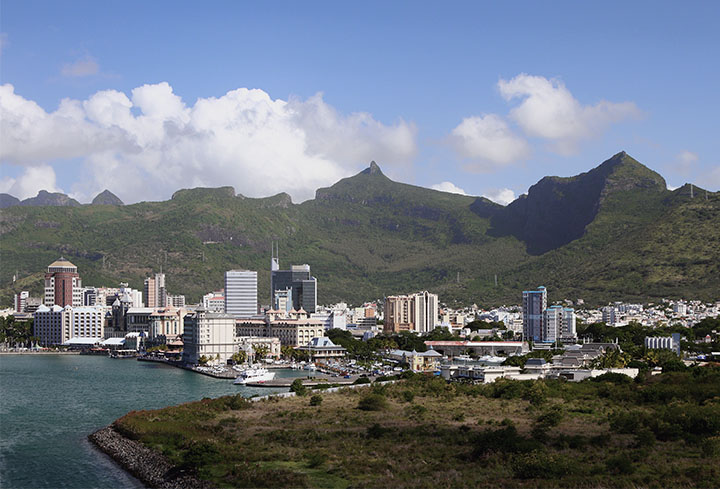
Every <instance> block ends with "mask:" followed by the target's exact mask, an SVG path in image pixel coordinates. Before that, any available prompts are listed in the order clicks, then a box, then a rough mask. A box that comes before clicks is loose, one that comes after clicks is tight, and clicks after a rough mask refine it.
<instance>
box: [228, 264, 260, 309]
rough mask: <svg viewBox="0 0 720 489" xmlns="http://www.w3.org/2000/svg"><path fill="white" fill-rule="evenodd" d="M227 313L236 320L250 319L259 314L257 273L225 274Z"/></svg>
mask: <svg viewBox="0 0 720 489" xmlns="http://www.w3.org/2000/svg"><path fill="white" fill-rule="evenodd" d="M225 313H226V314H231V315H233V316H235V317H236V318H249V317H252V316H255V315H256V314H257V313H258V299H257V272H253V271H250V270H228V271H227V272H225Z"/></svg>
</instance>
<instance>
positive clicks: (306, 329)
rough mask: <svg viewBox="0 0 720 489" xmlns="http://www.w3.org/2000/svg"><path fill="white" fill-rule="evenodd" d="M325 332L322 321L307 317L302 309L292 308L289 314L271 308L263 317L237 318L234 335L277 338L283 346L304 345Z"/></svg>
mask: <svg viewBox="0 0 720 489" xmlns="http://www.w3.org/2000/svg"><path fill="white" fill-rule="evenodd" d="M324 333H325V328H324V322H323V321H321V320H319V319H313V318H308V314H307V313H306V312H305V311H304V310H303V309H300V311H295V310H292V311H290V313H289V314H285V313H283V312H282V311H278V310H275V309H271V310H270V311H268V312H267V314H266V315H265V316H263V317H254V318H250V319H238V320H237V322H236V328H235V335H236V336H261V337H274V338H279V339H280V342H281V343H282V345H283V346H286V345H287V346H292V347H296V346H304V345H307V344H308V343H309V342H310V340H312V339H313V338H319V337H322V336H323V334H324Z"/></svg>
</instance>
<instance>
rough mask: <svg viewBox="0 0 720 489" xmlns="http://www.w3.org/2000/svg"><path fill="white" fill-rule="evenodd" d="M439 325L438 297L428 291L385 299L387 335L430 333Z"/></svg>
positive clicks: (385, 328)
mask: <svg viewBox="0 0 720 489" xmlns="http://www.w3.org/2000/svg"><path fill="white" fill-rule="evenodd" d="M437 324H438V296H437V295H436V294H431V293H429V292H428V291H423V292H418V293H417V294H412V295H396V296H389V297H386V298H385V327H384V330H385V332H386V333H397V332H400V331H414V332H416V333H420V334H424V333H429V332H430V331H432V330H433V329H435V327H436V326H437Z"/></svg>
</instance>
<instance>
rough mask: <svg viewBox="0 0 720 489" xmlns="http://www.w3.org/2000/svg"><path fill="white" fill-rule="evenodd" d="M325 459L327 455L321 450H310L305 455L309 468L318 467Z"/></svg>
mask: <svg viewBox="0 0 720 489" xmlns="http://www.w3.org/2000/svg"><path fill="white" fill-rule="evenodd" d="M326 460H327V455H325V454H324V453H323V452H310V454H309V455H308V457H307V465H308V467H310V468H311V469H314V468H317V467H320V466H321V465H322V464H324V463H325V461H326Z"/></svg>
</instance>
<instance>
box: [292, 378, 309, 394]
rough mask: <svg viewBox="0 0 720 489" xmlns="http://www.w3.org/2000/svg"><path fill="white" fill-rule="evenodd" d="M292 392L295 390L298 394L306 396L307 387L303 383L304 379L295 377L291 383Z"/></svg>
mask: <svg viewBox="0 0 720 489" xmlns="http://www.w3.org/2000/svg"><path fill="white" fill-rule="evenodd" d="M290 392H294V393H295V394H297V395H298V396H304V395H305V394H307V387H305V385H304V384H303V381H302V379H295V380H293V382H292V384H290Z"/></svg>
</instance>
